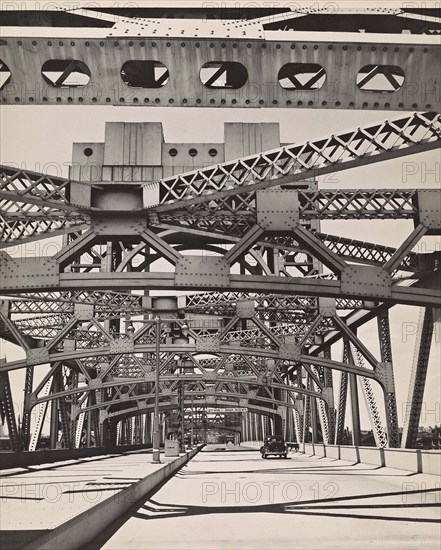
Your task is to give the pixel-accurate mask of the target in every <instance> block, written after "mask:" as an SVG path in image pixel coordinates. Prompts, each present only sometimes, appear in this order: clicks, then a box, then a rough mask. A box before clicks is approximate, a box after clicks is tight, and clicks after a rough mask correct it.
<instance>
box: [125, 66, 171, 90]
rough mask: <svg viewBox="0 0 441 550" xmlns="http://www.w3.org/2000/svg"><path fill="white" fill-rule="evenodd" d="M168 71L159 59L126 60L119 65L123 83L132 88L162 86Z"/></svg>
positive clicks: (166, 80) (166, 78) (164, 83)
mask: <svg viewBox="0 0 441 550" xmlns="http://www.w3.org/2000/svg"><path fill="white" fill-rule="evenodd" d="M169 76H170V75H169V72H168V69H167V67H166V66H165V65H164V63H161V62H160V61H153V60H148V61H141V60H140V61H137V60H133V59H132V60H130V61H126V62H125V63H124V65H123V66H122V67H121V78H122V80H123V82H124V84H127V86H132V87H133V88H162V86H165V85H166V84H167V82H168V79H169Z"/></svg>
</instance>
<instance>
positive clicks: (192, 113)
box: [0, 1, 441, 429]
mask: <svg viewBox="0 0 441 550" xmlns="http://www.w3.org/2000/svg"><path fill="white" fill-rule="evenodd" d="M5 4H7V3H6V2H5V3H4V5H3V9H4V8H5ZM17 4H18V3H17ZM19 4H20V6H23V7H24V6H25V4H26V7H30V5H31V4H35V3H33V2H27V3H25V2H20V3H19ZM51 4H54V3H53V2H51ZM76 4H79V2H77V3H76ZM89 4H91V3H89ZM130 4H131V5H133V4H136V5H139V4H140V3H139V2H138V3H130ZM144 4H145V5H147V4H148V3H143V5H144ZM163 4H164V5H165V4H175V5H177V4H178V2H176V1H175V2H170V3H166V2H164V3H163ZM181 4H182V2H179V5H181ZM210 4H213V3H212V2H210ZM232 4H237V3H236V2H233V3H232ZM242 4H244V3H242ZM247 4H250V3H249V2H248V3H247ZM251 4H253V5H254V4H257V3H256V2H253V3H251ZM261 4H262V3H261ZM263 4H266V5H268V4H269V5H281V6H282V7H284V6H285V5H286V4H287V3H284V2H280V3H277V2H265V3H263ZM289 4H290V5H292V4H293V3H292V2H290V3H289ZM313 4H314V3H313ZM367 4H369V5H370V6H372V7H374V6H380V7H381V6H383V5H384V2H369V3H366V2H363V6H366V5H367ZM387 4H388V7H395V5H398V4H400V3H398V2H397V3H396V2H388V3H387ZM410 4H416V3H411V2H408V3H407V5H410ZM430 4H431V3H429V2H428V3H426V6H427V7H430ZM40 5H44V3H40ZM124 5H127V3H125V4H124ZM338 5H339V6H344V7H347V6H349V5H351V6H353V5H354V2H339V3H338ZM402 116H406V113H393V112H389V111H388V112H387V113H385V112H381V111H375V112H373V111H344V110H307V109H302V110H296V109H272V108H271V109H225V108H219V109H207V108H190V107H189V108H185V109H177V108H162V107H155V108H146V107H145V108H136V107H133V108H130V107H110V106H96V107H93V106H75V105H71V106H64V107H62V106H60V107H58V106H55V107H49V106H29V105H27V106H20V107H16V106H1V107H0V126H1V128H0V130H1V145H0V160H1V163H2V164H12V165H18V166H20V167H22V168H26V169H28V170H35V171H39V172H48V173H50V174H56V175H64V176H67V174H68V165H69V162H70V161H71V155H72V143H73V142H93V141H103V140H104V126H105V122H106V121H124V122H130V121H132V122H144V121H146V122H147V121H148V122H154V121H160V122H162V123H163V128H164V135H165V141H169V142H175V143H179V142H189V143H191V142H199V143H200V142H203V141H207V142H222V141H223V124H224V122H234V121H237V122H279V124H280V133H281V141H282V142H283V143H296V142H297V143H298V142H303V141H305V140H312V139H315V138H319V137H322V136H326V135H328V134H330V133H337V132H339V131H344V130H346V129H351V128H355V127H357V126H364V125H368V124H371V123H376V122H381V121H382V120H384V119H385V118H388V119H391V120H393V119H394V118H399V117H402ZM409 162H410V163H413V164H412V168H411V170H409V164H408V163H409ZM439 162H440V154H439V151H431V152H428V153H421V154H419V155H416V156H415V157H413V158H411V159H410V158H406V157H405V158H402V159H395V160H391V161H387V162H383V163H380V164H378V165H375V164H373V165H369V166H366V167H362V168H358V169H352V170H346V171H344V172H340V173H338V174H331V175H328V176H325V177H323V178H321V179H320V181H319V186H320V187H322V188H362V189H372V188H392V189H393V188H413V187H418V188H434V187H439V185H440V180H439ZM434 171H435V172H436V171H437V172H438V173H437V174H436V173H434ZM412 229H413V227H412V223H411V222H408V221H382V222H369V221H361V222H360V221H339V222H324V223H323V224H322V231H323V232H329V233H333V234H340V235H343V236H347V237H353V238H357V239H361V240H366V241H370V242H378V243H380V244H384V245H390V246H398V245H399V244H401V242H402V241H403V240H404V238H405V237H406V236H407V235H408V234H409V233H410V232H411V231H412ZM26 246H27V247H30V248H29V251H31V250H32V251H33V252H34V251H35V250H38V248H36V247H38V244H37V243H30V244H28V245H26ZM418 247H419V248H418V250H419V251H420V252H432V251H434V250H440V249H441V247H440V241H439V239H435V238H433V237H425V238H423V240H422V241H421V242H420V243H419V245H418ZM419 315H420V310H419V308H415V307H411V306H396V307H394V308H392V310H391V312H390V319H391V325H392V347H393V353H394V368H395V379H396V390H397V402H398V413H399V420H400V423H401V422H402V419H403V411H404V409H405V406H406V405H405V404H406V400H407V391H408V383H409V378H410V372H411V367H412V361H413V355H414V345H415V336H416V330H417V328H418V322H419ZM359 334H360V337H361V339H362V340H363V341H364V343H365V344H366V345H368V347H371V349H372V351H373V352H374V355H376V356H377V357H379V352H378V349H377V346H378V345H377V342H376V334H375V325H374V323H370V324H368V325H367V326H366V327H364V328H363V329H361V330H360V333H359ZM2 348H3V349H2V356H4V355H6V356H7V359H8V360H11V361H12V360H15V359H19V358H21V357H22V356H23V354H22V352H21V351H20V350H19V349H18V348H17V346H13V345H12V344H4V345H3V346H2ZM336 350H337V352H338V353H340V351H339V349H338V347H337V346H336ZM336 357H337V355H336ZM439 365H440V330H439V324H438V326H437V330H436V331H435V335H434V340H433V345H432V353H431V358H430V363H429V371H428V378H427V384H426V392H425V396H424V409H423V411H424V415H423V417H422V420H421V424H423V425H426V426H429V425H432V426H433V425H434V424H438V425H439V424H440V423H441V411H440V374H439ZM43 368H44V367H41V368H40V367H37V369H36V370H37V371H38V372H37V375H36V378H37V379H39V378H40V377H41V376H42V375H43ZM22 379H23V375H22V373H19V372H14V373H11V381H12V386H13V394H14V401H16V402H17V403H18V404H20V403H21V402H22V388H23V382H22ZM338 379H339V375H338V374H337V375H336V377H335V382H336V383H337V382H338ZM337 394H338V392H336V396H337ZM376 394H377V396H379V394H378V391H377V392H376ZM360 395H361V392H360ZM361 402H362V404H361V408H362V428H364V429H366V428H368V420H367V415H366V409H365V406H364V404H363V399H361ZM19 406H20V405H19ZM380 409H382V406H381V405H380ZM349 424H350V423H349Z"/></svg>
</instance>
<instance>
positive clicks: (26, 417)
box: [21, 366, 34, 449]
mask: <svg viewBox="0 0 441 550" xmlns="http://www.w3.org/2000/svg"><path fill="white" fill-rule="evenodd" d="M33 381H34V367H33V366H31V367H26V374H25V384H24V406H23V420H22V425H21V430H22V438H23V445H24V448H25V449H27V448H28V447H29V442H30V440H31V410H30V404H29V398H30V395H31V393H32V385H33Z"/></svg>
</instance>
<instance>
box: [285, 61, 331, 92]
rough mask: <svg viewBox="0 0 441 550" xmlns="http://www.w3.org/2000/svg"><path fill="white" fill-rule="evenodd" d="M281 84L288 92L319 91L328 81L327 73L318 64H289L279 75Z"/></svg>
mask: <svg viewBox="0 0 441 550" xmlns="http://www.w3.org/2000/svg"><path fill="white" fill-rule="evenodd" d="M278 79H279V84H280V86H282V88H285V89H287V90H306V91H310V90H318V89H319V88H321V87H322V86H323V84H324V83H325V80H326V71H325V69H324V68H323V67H322V66H321V65H318V64H317V63H287V64H286V65H283V67H282V68H281V69H280V71H279V74H278Z"/></svg>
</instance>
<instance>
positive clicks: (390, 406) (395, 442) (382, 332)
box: [377, 309, 400, 448]
mask: <svg viewBox="0 0 441 550" xmlns="http://www.w3.org/2000/svg"><path fill="white" fill-rule="evenodd" d="M377 326H378V337H379V340H380V353H381V361H382V362H383V363H388V366H387V368H388V369H390V377H389V384H388V386H389V387H388V388H387V389H383V391H384V409H385V411H386V429H387V443H388V447H394V448H395V447H399V446H400V434H399V428H398V414H397V398H396V394H395V381H394V377H393V362H392V346H391V340H390V325H389V311H388V310H387V309H384V310H381V311H380V313H379V314H378V316H377Z"/></svg>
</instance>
